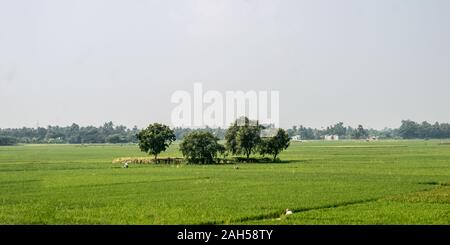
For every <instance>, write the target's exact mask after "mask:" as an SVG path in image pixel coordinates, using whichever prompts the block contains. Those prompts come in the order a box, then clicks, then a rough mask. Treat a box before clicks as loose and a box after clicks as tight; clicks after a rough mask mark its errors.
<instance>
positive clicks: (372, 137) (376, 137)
mask: <svg viewBox="0 0 450 245" xmlns="http://www.w3.org/2000/svg"><path fill="white" fill-rule="evenodd" d="M378 139H379V137H378V136H369V137H367V141H377V140H378Z"/></svg>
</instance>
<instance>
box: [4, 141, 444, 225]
mask: <svg viewBox="0 0 450 245" xmlns="http://www.w3.org/2000/svg"><path fill="white" fill-rule="evenodd" d="M127 156H144V154H143V153H141V152H139V150H138V148H137V146H135V145H123V146H121V145H84V146H83V145H24V146H8V147H0V223H2V224H236V223H244V224H450V144H448V143H441V141H433V140H430V141H423V140H422V141H379V142H359V141H340V142H321V141H316V142H314V141H313V142H303V143H292V144H291V147H290V148H289V149H288V150H287V151H285V152H283V153H282V154H281V156H280V157H281V159H282V160H283V162H281V163H273V164H239V169H236V168H235V166H234V165H208V166H201V165H179V166H177V165H131V166H130V168H128V169H123V168H121V166H120V165H117V164H112V163H111V162H112V160H113V159H114V158H116V157H127ZM162 156H180V153H179V152H178V150H177V145H176V144H175V145H173V146H172V147H171V148H170V150H169V151H168V152H166V153H164V154H162ZM286 208H289V209H291V210H293V211H294V214H293V215H290V216H287V217H285V216H284V215H282V213H283V210H285V209H286Z"/></svg>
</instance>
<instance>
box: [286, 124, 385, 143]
mask: <svg viewBox="0 0 450 245" xmlns="http://www.w3.org/2000/svg"><path fill="white" fill-rule="evenodd" d="M287 132H288V134H289V136H294V135H300V137H301V138H302V139H305V140H318V139H323V138H324V137H325V135H338V136H339V137H340V138H341V139H364V138H367V137H368V136H369V135H374V136H380V135H381V132H378V131H377V130H373V129H371V130H368V129H365V128H364V127H363V126H362V125H358V127H356V128H353V127H351V126H345V125H344V123H343V122H338V123H336V124H334V125H330V126H328V127H326V128H324V129H317V128H308V127H304V126H302V125H300V126H298V127H297V126H293V127H292V128H291V129H288V130H287Z"/></svg>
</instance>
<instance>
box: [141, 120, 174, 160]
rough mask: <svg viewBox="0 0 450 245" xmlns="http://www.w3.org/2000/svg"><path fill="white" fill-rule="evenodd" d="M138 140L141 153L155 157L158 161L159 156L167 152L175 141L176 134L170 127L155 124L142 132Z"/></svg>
mask: <svg viewBox="0 0 450 245" xmlns="http://www.w3.org/2000/svg"><path fill="white" fill-rule="evenodd" d="M137 138H138V140H139V148H140V149H141V151H143V152H146V153H148V154H150V155H153V156H155V160H156V158H157V157H158V154H159V153H161V152H163V151H165V150H166V149H167V148H168V147H169V145H170V144H171V143H172V142H173V141H174V140H175V134H174V133H173V130H172V129H170V128H169V127H168V126H166V125H163V124H160V123H154V124H150V125H149V126H148V127H147V128H146V129H144V130H142V131H140V132H139V133H138V134H137Z"/></svg>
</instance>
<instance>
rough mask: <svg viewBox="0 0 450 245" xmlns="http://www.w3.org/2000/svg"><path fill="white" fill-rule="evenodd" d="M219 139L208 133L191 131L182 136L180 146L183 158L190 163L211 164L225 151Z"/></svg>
mask: <svg viewBox="0 0 450 245" xmlns="http://www.w3.org/2000/svg"><path fill="white" fill-rule="evenodd" d="M218 141H219V139H218V138H217V137H215V136H214V135H213V134H212V133H210V132H205V131H193V132H191V133H188V134H187V135H185V136H184V138H183V141H182V142H181V144H180V150H181V153H182V154H183V156H184V157H185V158H186V159H187V160H188V162H190V163H201V164H211V163H214V161H215V159H216V158H217V155H218V154H219V153H223V152H224V151H225V147H224V146H223V145H221V144H219V142H218Z"/></svg>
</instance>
